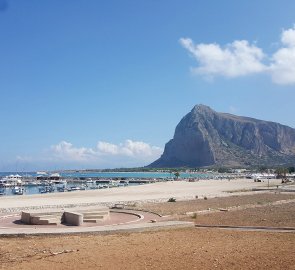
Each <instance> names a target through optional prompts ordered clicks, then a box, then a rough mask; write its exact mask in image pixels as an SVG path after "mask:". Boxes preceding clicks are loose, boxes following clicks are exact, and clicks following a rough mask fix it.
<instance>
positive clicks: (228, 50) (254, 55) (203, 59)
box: [180, 38, 266, 77]
mask: <svg viewBox="0 0 295 270" xmlns="http://www.w3.org/2000/svg"><path fill="white" fill-rule="evenodd" d="M180 43H181V44H182V46H183V47H184V48H186V49H187V50H188V51H189V52H190V53H191V54H192V55H193V56H194V57H195V58H196V60H197V61H198V62H199V67H197V68H195V69H194V71H195V72H196V73H197V74H201V75H211V76H214V75H222V76H225V77H238V76H244V75H248V74H251V73H260V72H262V71H264V70H265V69H266V66H265V65H264V64H262V63H261V61H262V59H263V58H264V53H263V52H262V50H261V49H259V48H258V47H256V46H255V45H250V44H249V43H248V41H246V40H236V41H234V42H233V43H231V44H228V45H227V46H225V47H224V48H221V47H220V45H218V44H197V45H194V44H193V41H192V40H191V39H187V38H186V39H183V38H182V39H180Z"/></svg>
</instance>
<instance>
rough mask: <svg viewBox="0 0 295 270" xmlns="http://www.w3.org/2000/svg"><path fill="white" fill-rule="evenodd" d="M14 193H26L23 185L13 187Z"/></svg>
mask: <svg viewBox="0 0 295 270" xmlns="http://www.w3.org/2000/svg"><path fill="white" fill-rule="evenodd" d="M12 193H13V194H14V195H23V194H24V189H23V188H22V187H18V186H16V187H14V188H13V189H12Z"/></svg>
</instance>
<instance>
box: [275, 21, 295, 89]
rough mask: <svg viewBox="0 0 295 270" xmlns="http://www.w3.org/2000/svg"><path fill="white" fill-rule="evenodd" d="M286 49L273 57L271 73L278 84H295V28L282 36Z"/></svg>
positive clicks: (284, 32)
mask: <svg viewBox="0 0 295 270" xmlns="http://www.w3.org/2000/svg"><path fill="white" fill-rule="evenodd" d="M281 42H282V44H283V46H284V47H282V48H280V49H279V50H278V51H277V52H276V53H274V54H273V56H272V64H271V65H270V72H271V75H272V79H273V81H274V82H275V83H277V84H295V26H294V27H293V28H291V29H288V30H285V31H283V33H282V36H281Z"/></svg>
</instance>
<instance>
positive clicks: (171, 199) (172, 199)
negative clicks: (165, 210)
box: [168, 197, 176, 202]
mask: <svg viewBox="0 0 295 270" xmlns="http://www.w3.org/2000/svg"><path fill="white" fill-rule="evenodd" d="M168 202H176V199H175V198H173V197H171V198H170V199H169V200H168Z"/></svg>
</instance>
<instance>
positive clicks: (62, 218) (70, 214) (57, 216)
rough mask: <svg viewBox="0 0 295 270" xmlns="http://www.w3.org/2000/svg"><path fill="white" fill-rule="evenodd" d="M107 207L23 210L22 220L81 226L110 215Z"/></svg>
mask: <svg viewBox="0 0 295 270" xmlns="http://www.w3.org/2000/svg"><path fill="white" fill-rule="evenodd" d="M109 213H110V211H109V209H108V208H107V207H100V208H97V207H84V208H72V209H71V211H70V209H69V210H67V211H65V210H64V209H62V210H60V211H58V212H57V211H52V212H51V211H48V209H46V211H22V212H21V221H22V222H23V223H25V224H29V225H57V224H60V223H65V224H68V225H72V226H81V225H82V224H83V223H84V222H93V223H97V222H100V221H102V220H104V219H106V218H108V217H109Z"/></svg>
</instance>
